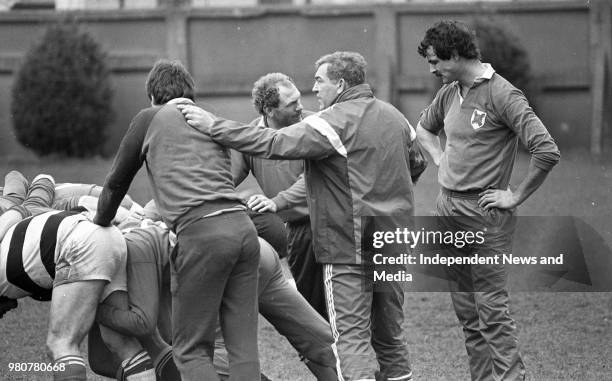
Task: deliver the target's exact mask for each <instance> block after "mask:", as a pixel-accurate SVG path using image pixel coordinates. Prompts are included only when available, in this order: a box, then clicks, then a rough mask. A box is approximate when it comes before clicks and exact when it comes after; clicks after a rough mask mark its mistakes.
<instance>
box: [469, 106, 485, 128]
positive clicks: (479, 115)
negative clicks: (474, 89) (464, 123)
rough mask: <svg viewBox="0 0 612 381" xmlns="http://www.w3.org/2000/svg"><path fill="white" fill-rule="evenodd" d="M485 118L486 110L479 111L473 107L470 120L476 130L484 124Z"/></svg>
mask: <svg viewBox="0 0 612 381" xmlns="http://www.w3.org/2000/svg"><path fill="white" fill-rule="evenodd" d="M486 119H487V113H486V112H484V111H480V110H478V109H477V108H476V109H474V112H473V113H472V118H471V120H470V123H471V125H472V128H473V129H475V130H477V129H479V128H480V127H482V126H484V124H485V120H486Z"/></svg>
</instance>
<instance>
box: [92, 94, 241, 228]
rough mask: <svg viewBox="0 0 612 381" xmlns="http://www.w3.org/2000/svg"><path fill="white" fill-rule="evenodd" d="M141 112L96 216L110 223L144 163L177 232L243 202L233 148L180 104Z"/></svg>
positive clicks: (168, 222) (123, 145)
mask: <svg viewBox="0 0 612 381" xmlns="http://www.w3.org/2000/svg"><path fill="white" fill-rule="evenodd" d="M181 102H182V103H193V101H191V100H188V99H184V98H177V99H174V100H172V101H170V102H168V103H166V104H165V105H162V106H153V107H149V108H146V109H144V110H142V111H140V112H139V113H138V114H137V115H136V116H135V117H134V119H133V120H132V122H131V124H130V127H129V129H128V131H127V132H126V134H125V136H124V137H123V140H122V141H121V145H120V146H119V150H118V151H117V155H116V156H115V161H114V163H113V166H112V168H111V171H110V173H109V174H108V176H107V177H106V181H105V186H104V188H105V190H107V189H108V193H105V192H104V191H103V192H102V194H101V195H100V202H99V204H98V221H102V222H106V223H108V222H110V220H111V219H112V218H113V216H114V214H115V211H116V210H117V206H118V205H119V203H120V202H121V199H122V198H123V196H125V194H126V193H127V190H128V188H129V186H130V183H131V182H132V179H133V178H134V176H135V175H136V173H137V172H138V170H139V169H140V167H141V166H142V164H143V163H145V164H146V168H147V175H148V178H149V183H150V185H151V190H152V192H153V199H154V200H155V204H156V205H157V208H158V210H159V213H160V214H161V216H162V219H163V220H164V222H165V223H166V225H167V226H168V227H169V228H170V229H171V230H173V231H175V232H177V233H178V232H179V231H180V230H181V229H182V228H183V227H185V226H187V225H188V224H189V223H191V222H193V221H194V220H197V219H199V218H201V217H203V216H205V215H207V214H210V213H215V212H217V211H219V210H223V209H228V208H232V207H234V206H236V205H240V206H243V205H242V204H243V202H242V200H240V198H239V196H238V194H237V193H236V191H235V188H234V181H233V178H232V173H231V162H230V155H229V150H228V149H226V148H225V147H223V146H221V145H220V144H218V143H216V142H214V141H213V140H212V139H211V138H210V137H209V136H208V135H205V134H202V133H201V132H199V131H197V130H196V129H194V128H193V127H191V126H190V125H188V124H187V122H186V121H185V117H184V116H183V114H182V113H181V112H180V111H179V110H178V108H177V107H176V103H181Z"/></svg>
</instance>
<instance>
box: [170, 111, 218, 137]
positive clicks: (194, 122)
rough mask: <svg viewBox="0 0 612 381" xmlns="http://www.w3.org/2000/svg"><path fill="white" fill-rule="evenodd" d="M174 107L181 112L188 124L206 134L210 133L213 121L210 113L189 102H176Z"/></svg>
mask: <svg viewBox="0 0 612 381" xmlns="http://www.w3.org/2000/svg"><path fill="white" fill-rule="evenodd" d="M176 107H177V108H178V109H179V110H180V111H181V112H182V113H183V116H185V119H187V123H188V124H189V125H190V126H192V127H194V128H195V129H197V130H198V131H201V132H203V133H205V134H207V135H209V134H210V128H211V127H212V125H213V122H214V121H215V118H214V117H213V115H212V114H211V113H209V112H208V111H204V110H203V109H202V108H200V107H198V106H195V105H191V104H178V105H176Z"/></svg>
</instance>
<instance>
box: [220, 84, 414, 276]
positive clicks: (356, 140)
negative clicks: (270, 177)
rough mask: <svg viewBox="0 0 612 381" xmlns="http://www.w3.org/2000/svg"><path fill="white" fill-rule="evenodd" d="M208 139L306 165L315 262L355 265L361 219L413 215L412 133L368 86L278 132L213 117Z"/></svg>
mask: <svg viewBox="0 0 612 381" xmlns="http://www.w3.org/2000/svg"><path fill="white" fill-rule="evenodd" d="M210 134H211V136H212V138H213V139H214V140H215V141H217V142H219V143H221V144H223V145H227V146H230V147H232V148H234V149H237V150H239V151H241V152H244V153H247V154H250V155H254V156H260V157H266V158H271V159H305V167H304V177H305V180H306V191H307V195H308V199H307V201H308V209H309V211H310V221H311V228H312V232H313V245H314V252H315V256H316V259H317V261H318V262H319V263H337V264H360V263H362V253H361V217H362V216H388V217H390V218H392V219H394V220H395V222H396V225H397V226H405V225H406V224H407V223H409V221H406V219H410V218H411V216H413V214H414V208H413V200H414V197H413V189H412V180H411V174H410V165H409V156H410V149H411V146H412V144H413V140H414V138H415V133H414V130H413V129H412V126H410V123H408V121H407V120H406V118H404V116H403V115H402V114H401V113H400V112H399V111H398V110H397V109H396V108H394V107H393V106H392V105H390V104H388V103H386V102H383V101H381V100H378V99H376V98H375V97H374V96H373V94H372V91H371V89H370V86H369V85H367V84H362V85H357V86H354V87H351V88H349V89H347V90H346V91H345V92H343V93H342V94H340V95H339V97H338V98H337V99H336V101H335V103H334V104H333V105H332V106H331V107H329V108H327V109H325V110H322V111H320V112H318V113H316V114H314V115H311V116H309V117H307V118H305V119H304V120H303V121H301V122H299V123H296V124H293V125H291V126H288V127H284V128H282V129H279V130H275V129H272V128H253V126H249V125H243V124H240V123H238V122H231V121H227V120H223V119H217V120H215V122H214V123H213V126H212V128H211V131H210Z"/></svg>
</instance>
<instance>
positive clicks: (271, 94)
mask: <svg viewBox="0 0 612 381" xmlns="http://www.w3.org/2000/svg"><path fill="white" fill-rule="evenodd" d="M280 84H286V85H288V84H293V80H292V79H291V78H290V77H289V76H288V75H286V74H283V73H268V74H266V75H264V76H263V77H261V78H259V79H258V80H257V81H255V83H254V84H253V90H252V91H251V96H252V98H253V106H254V107H255V110H256V111H257V112H258V113H259V114H260V115H264V114H265V111H266V108H267V107H269V108H275V107H278V105H279V103H280V96H279V92H278V86H279V85H280Z"/></svg>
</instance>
